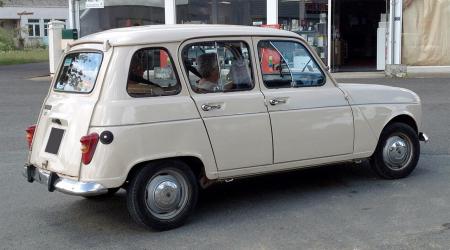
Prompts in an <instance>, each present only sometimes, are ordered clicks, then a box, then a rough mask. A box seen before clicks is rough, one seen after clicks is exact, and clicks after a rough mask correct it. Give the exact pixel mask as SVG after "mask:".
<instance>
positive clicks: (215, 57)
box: [183, 41, 254, 93]
mask: <svg viewBox="0 0 450 250" xmlns="http://www.w3.org/2000/svg"><path fill="white" fill-rule="evenodd" d="M249 51H250V50H249V47H248V45H247V44H246V43H244V42H239V41H237V42H234V41H233V42H202V43H195V44H191V45H188V46H186V47H185V48H184V50H183V62H184V66H185V68H186V72H187V73H188V76H189V83H190V85H191V87H192V89H193V90H194V91H195V92H196V93H215V92H230V91H243V90H251V89H253V86H254V84H253V78H252V72H251V64H250V59H249V58H250V55H249Z"/></svg>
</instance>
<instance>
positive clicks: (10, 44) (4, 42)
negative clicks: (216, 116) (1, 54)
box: [0, 28, 14, 51]
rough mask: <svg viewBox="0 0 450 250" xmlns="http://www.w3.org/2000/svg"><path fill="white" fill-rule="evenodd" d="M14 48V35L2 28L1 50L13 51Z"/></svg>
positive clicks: (0, 32)
mask: <svg viewBox="0 0 450 250" xmlns="http://www.w3.org/2000/svg"><path fill="white" fill-rule="evenodd" d="M13 48H14V33H13V32H12V31H9V30H6V29H4V28H0V50H3V51H5V50H11V49H13Z"/></svg>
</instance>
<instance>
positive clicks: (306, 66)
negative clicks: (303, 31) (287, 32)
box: [258, 40, 326, 88]
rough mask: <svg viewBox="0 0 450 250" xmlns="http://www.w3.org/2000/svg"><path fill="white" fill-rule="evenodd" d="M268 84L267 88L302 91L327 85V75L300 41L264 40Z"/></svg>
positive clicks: (263, 63) (262, 48) (261, 48)
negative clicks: (304, 88)
mask: <svg viewBox="0 0 450 250" xmlns="http://www.w3.org/2000/svg"><path fill="white" fill-rule="evenodd" d="M258 53H259V60H260V64H261V71H262V77H263V81H264V85H265V86H266V87H267V88H298V87H312V86H321V85H323V84H325V81H326V77H325V74H324V73H323V72H322V70H321V69H320V67H319V65H318V64H317V62H316V61H315V59H314V58H313V57H312V55H311V54H310V53H309V51H308V50H307V49H306V48H305V46H304V45H302V44H301V43H299V42H294V41H284V40H282V41H268V40H267V41H260V42H259V43H258Z"/></svg>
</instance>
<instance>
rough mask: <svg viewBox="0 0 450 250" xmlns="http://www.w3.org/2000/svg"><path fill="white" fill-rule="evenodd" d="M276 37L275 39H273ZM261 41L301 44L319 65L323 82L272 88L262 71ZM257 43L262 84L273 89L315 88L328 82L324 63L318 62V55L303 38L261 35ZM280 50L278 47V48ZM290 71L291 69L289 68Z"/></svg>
mask: <svg viewBox="0 0 450 250" xmlns="http://www.w3.org/2000/svg"><path fill="white" fill-rule="evenodd" d="M271 38H274V39H271ZM261 42H292V43H298V44H300V45H301V46H302V47H303V48H304V49H305V51H306V52H307V53H308V55H309V56H310V58H311V59H312V60H314V63H315V64H316V65H317V67H318V68H319V71H320V73H321V74H322V76H323V82H322V83H321V84H319V85H308V86H298V87H279V88H271V87H267V85H266V82H265V81H264V75H265V74H264V73H263V72H262V65H261V59H262V58H260V53H259V48H260V47H259V45H260V43H261ZM255 45H256V53H257V54H258V57H257V62H258V64H259V65H258V67H259V69H258V70H259V73H260V74H261V81H262V84H263V86H264V88H266V89H268V90H271V89H300V88H314V87H323V86H325V85H326V84H327V80H328V75H327V74H326V73H325V72H324V70H323V68H322V65H321V64H320V63H319V62H318V60H317V57H316V56H315V54H314V53H313V52H312V51H311V49H310V48H309V46H308V45H306V44H305V43H304V42H302V41H301V40H297V39H292V38H290V37H260V38H259V39H258V40H257V43H256V44H255ZM277 50H278V49H277ZM289 71H290V69H289Z"/></svg>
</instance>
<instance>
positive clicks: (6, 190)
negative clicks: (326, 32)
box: [0, 64, 450, 249]
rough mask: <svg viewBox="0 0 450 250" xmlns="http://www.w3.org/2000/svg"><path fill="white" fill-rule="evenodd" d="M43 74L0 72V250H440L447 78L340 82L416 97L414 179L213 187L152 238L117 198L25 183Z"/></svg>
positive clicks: (34, 68) (348, 175)
mask: <svg viewBox="0 0 450 250" xmlns="http://www.w3.org/2000/svg"><path fill="white" fill-rule="evenodd" d="M47 68H48V66H47V65H45V64H32V65H22V66H8V67H0V117H1V118H0V142H1V143H0V158H1V161H0V170H1V171H2V172H1V174H0V201H1V206H0V225H1V226H0V248H1V249H35V248H37V249H58V248H63V247H64V248H77V249H80V248H102V249H125V248H133V249H134V248H137V249H144V248H147V249H176V248H177V249H178V248H184V249H449V248H450V195H449V191H450V181H449V179H450V146H449V143H450V115H449V114H450V76H449V78H439V79H407V80H404V79H360V80H358V79H349V80H345V79H340V82H365V83H383V84H388V85H393V86H402V87H406V88H409V89H412V90H414V91H416V92H417V93H419V94H420V96H421V97H422V99H423V102H424V130H425V131H426V132H427V133H428V134H429V135H430V136H431V138H432V142H431V143H430V144H428V145H423V144H422V146H423V147H422V152H423V153H422V156H421V159H420V162H419V165H418V168H417V170H416V171H415V172H414V173H413V174H412V175H411V176H410V177H409V178H407V179H402V180H395V181H385V180H380V179H377V178H376V177H375V176H374V174H373V173H372V172H371V171H370V169H369V168H368V166H367V164H362V165H360V166H354V165H341V166H332V167H326V168H317V169H311V170H304V171H297V172H292V173H285V174H278V175H271V176H265V177H258V178H253V179H248V180H244V181H236V182H233V183H230V184H222V185H218V186H215V187H212V188H211V189H209V190H207V191H205V192H203V193H202V195H201V199H200V203H199V206H198V210H197V212H196V213H195V215H194V216H193V218H192V219H191V220H190V221H189V222H188V223H187V225H185V226H184V227H181V228H179V229H175V230H172V231H168V232H152V231H147V230H145V229H143V228H140V227H138V226H136V225H135V224H134V223H133V222H132V221H131V220H130V218H129V217H128V214H127V211H126V206H125V193H124V192H120V193H119V194H118V195H116V196H115V197H113V198H111V199H108V200H104V201H91V200H85V199H83V198H79V197H71V196H66V195H63V194H60V193H48V192H47V191H46V190H45V187H44V186H40V185H37V184H28V183H27V182H26V181H25V180H24V178H22V176H21V174H20V171H21V169H22V164H23V163H24V162H25V159H26V151H27V150H26V143H25V140H24V128H26V127H27V125H29V124H32V123H34V122H35V121H36V119H37V114H38V112H39V108H40V105H41V103H42V101H43V99H44V97H45V95H46V92H47V89H48V85H49V83H48V82H47V81H46V80H45V78H38V79H37V80H36V79H35V80H27V79H28V78H31V77H35V76H41V75H44V74H45V73H46V72H48V70H47Z"/></svg>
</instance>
